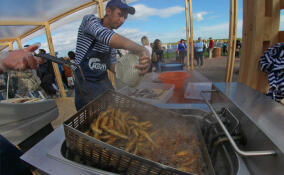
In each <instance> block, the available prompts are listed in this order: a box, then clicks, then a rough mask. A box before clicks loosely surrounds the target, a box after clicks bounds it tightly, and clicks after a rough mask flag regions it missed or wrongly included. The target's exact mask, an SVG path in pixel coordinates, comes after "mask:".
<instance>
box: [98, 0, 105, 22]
mask: <svg viewBox="0 0 284 175" xmlns="http://www.w3.org/2000/svg"><path fill="white" fill-rule="evenodd" d="M97 2H98V4H97V10H98V16H99V18H103V17H104V5H103V0H97Z"/></svg>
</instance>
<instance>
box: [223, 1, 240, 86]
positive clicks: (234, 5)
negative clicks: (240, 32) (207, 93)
mask: <svg viewBox="0 0 284 175" xmlns="http://www.w3.org/2000/svg"><path fill="white" fill-rule="evenodd" d="M237 24H238V0H231V1H230V32H229V35H230V36H229V59H228V61H227V68H226V69H227V72H226V79H225V81H226V82H232V79H233V73H234V63H235V52H236V41H237Z"/></svg>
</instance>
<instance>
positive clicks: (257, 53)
mask: <svg viewBox="0 0 284 175" xmlns="http://www.w3.org/2000/svg"><path fill="white" fill-rule="evenodd" d="M282 1H283V0H273V1H270V0H245V1H244V2H243V11H244V14H243V36H242V54H241V60H240V71H239V77H238V81H239V82H242V83H244V84H246V85H248V86H250V87H251V88H253V89H256V90H258V91H260V92H262V93H266V92H267V90H268V88H269V84H268V77H267V73H265V72H262V71H261V70H260V67H259V59H260V57H261V55H263V52H264V51H265V50H266V49H267V48H268V47H271V46H273V45H274V44H276V43H277V42H279V38H278V36H279V25H280V10H281V7H280V3H281V2H282ZM270 3H271V4H270Z"/></svg>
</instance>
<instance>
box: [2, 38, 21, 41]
mask: <svg viewBox="0 0 284 175" xmlns="http://www.w3.org/2000/svg"><path fill="white" fill-rule="evenodd" d="M15 40H17V38H2V39H0V42H9V41H15Z"/></svg>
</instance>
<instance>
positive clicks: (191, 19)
mask: <svg viewBox="0 0 284 175" xmlns="http://www.w3.org/2000/svg"><path fill="white" fill-rule="evenodd" d="M189 16H190V43H191V47H190V48H191V69H192V70H193V69H194V45H193V16H192V0H189Z"/></svg>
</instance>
